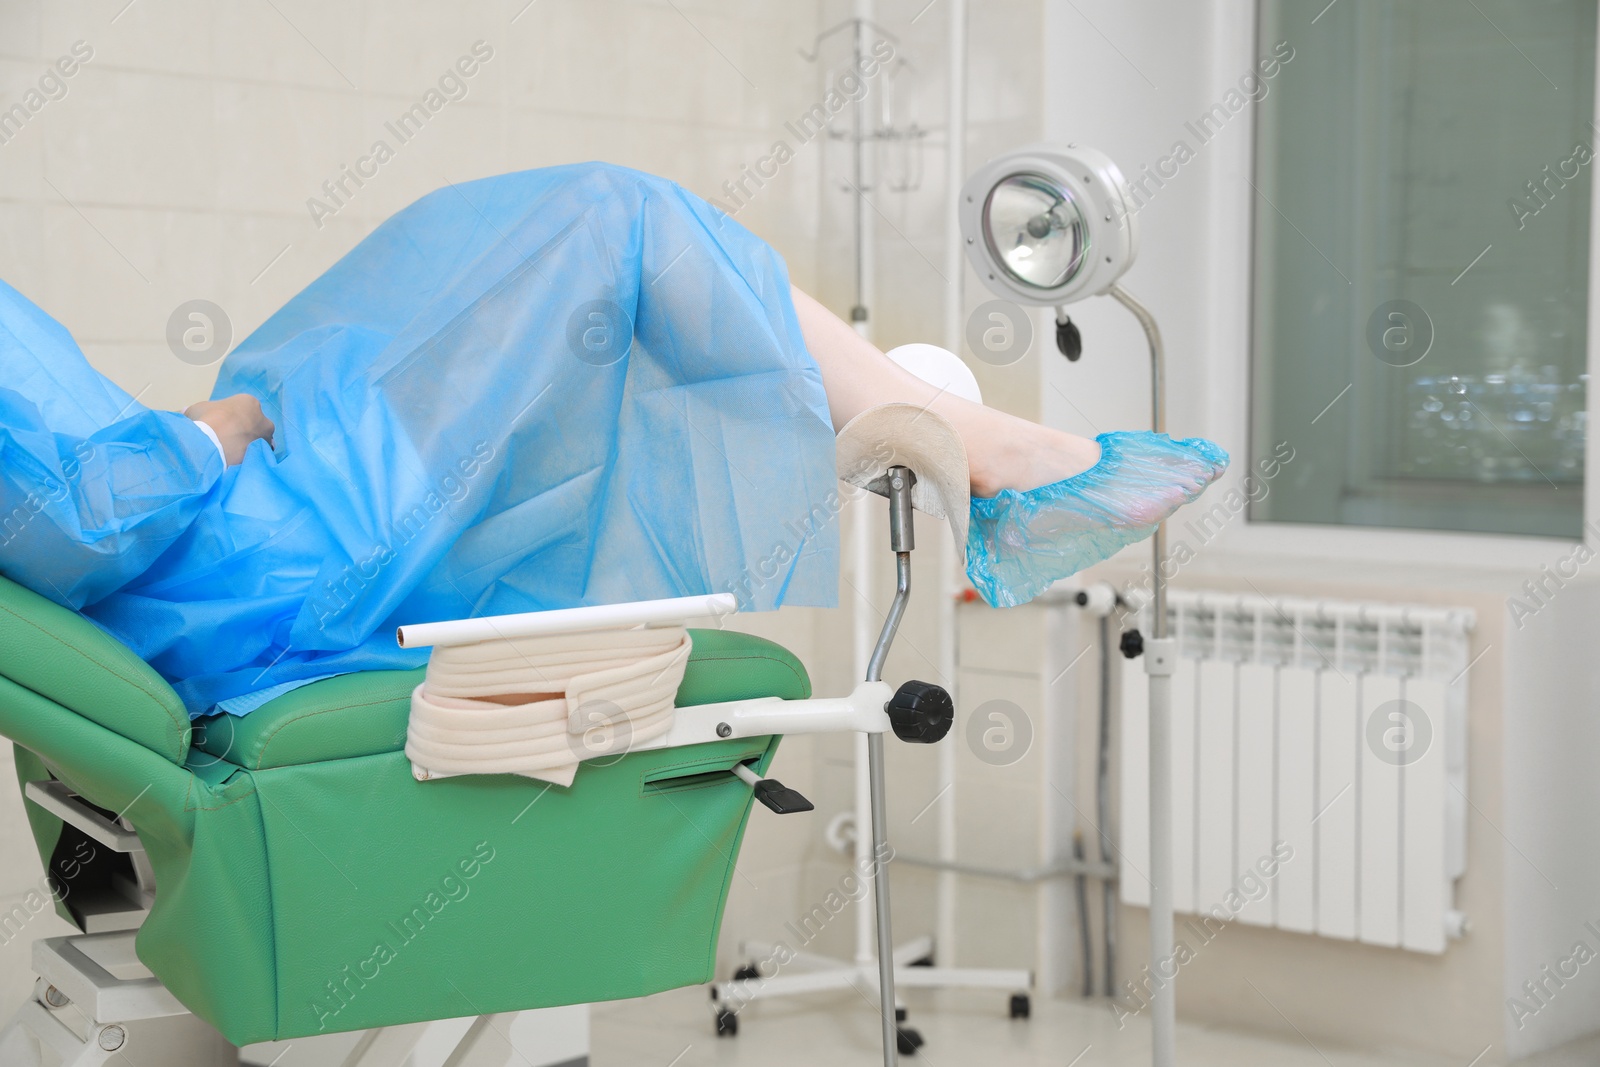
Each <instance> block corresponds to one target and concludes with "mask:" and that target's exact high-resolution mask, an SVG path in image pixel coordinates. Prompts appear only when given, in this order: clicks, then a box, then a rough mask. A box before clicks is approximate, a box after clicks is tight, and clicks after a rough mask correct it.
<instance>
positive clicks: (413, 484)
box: [0, 164, 838, 714]
mask: <svg viewBox="0 0 1600 1067" xmlns="http://www.w3.org/2000/svg"><path fill="white" fill-rule="evenodd" d="M0 296H3V297H4V302H3V304H0V325H3V326H4V328H5V329H6V330H9V333H4V332H0V346H3V347H0V367H3V368H4V377H3V378H0V448H3V449H4V468H3V470H4V477H3V478H0V508H3V509H4V512H5V513H8V514H14V513H15V509H17V508H18V507H19V506H21V507H23V509H24V511H29V514H30V521H28V522H26V523H23V524H22V526H21V533H20V534H19V535H18V536H17V537H16V538H15V539H13V540H10V541H5V542H4V543H0V572H3V573H5V574H6V575H7V576H8V577H11V578H12V579H14V580H16V581H18V582H21V583H22V584H24V585H27V586H28V587H30V588H32V589H34V590H36V591H37V592H40V593H42V594H44V595H45V596H49V597H51V598H53V599H55V600H57V601H59V602H61V603H64V604H67V605H69V606H72V607H75V608H80V609H81V610H82V611H83V612H84V614H85V615H87V616H88V617H89V618H91V619H93V620H94V621H95V622H97V623H99V624H100V625H101V626H102V627H104V628H105V629H107V630H108V631H110V632H111V633H112V634H113V635H115V636H116V637H117V638H119V639H120V640H122V641H124V642H126V643H127V644H128V645H129V646H131V647H132V648H133V649H134V651H135V652H137V653H138V654H139V655H140V656H142V657H143V658H145V659H146V660H148V661H149V662H150V663H151V664H152V665H154V666H155V667H156V669H157V670H159V671H160V672H161V673H162V674H163V675H164V676H165V677H166V678H168V679H169V680H171V681H172V682H173V684H174V686H175V687H176V689H177V690H178V692H179V694H180V695H181V696H182V697H183V699H184V701H185V703H186V704H187V705H188V707H189V708H190V711H191V712H192V713H195V714H199V713H202V712H204V711H206V710H207V709H209V708H210V707H211V706H212V705H213V704H215V703H216V702H218V701H221V700H224V699H227V698H231V697H236V696H238V695H240V694H247V693H253V692H257V691H260V690H263V689H267V688H270V687H274V686H278V685H281V684H283V683H292V682H295V681H298V680H304V679H308V678H314V677H320V676H323V675H327V674H331V673H338V672H346V671H358V670H371V669H381V668H403V667H413V666H417V665H419V664H421V663H422V662H424V661H425V659H426V651H425V650H421V651H406V650H402V649H399V648H398V647H396V644H395V640H394V628H395V626H396V625H398V624H401V623H410V622H421V621H430V620H439V619H450V618H463V617H467V616H473V615H490V614H501V613H508V612H519V611H532V610H539V609H544V608H556V607H571V606H576V605H583V604H604V603H616V602H621V601H627V600H639V599H650V598H656V597H669V596H685V595H690V594H697V593H708V592H718V591H733V592H735V593H737V594H738V595H739V598H740V602H741V607H743V608H747V609H770V608H774V607H776V606H777V605H778V604H780V603H789V604H805V605H818V606H827V605H831V604H833V603H834V602H835V599H836V596H837V576H838V535H837V527H836V524H835V523H834V521H833V520H834V518H835V517H836V514H837V510H838V496H837V487H836V482H835V476H834V470H833V434H832V429H831V424H830V421H829V417H828V411H827V401H826V397H825V396H824V394H823V390H822V381H821V375H820V372H819V371H818V370H817V367H816V364H815V363H814V361H813V360H812V359H811V357H810V356H809V354H808V353H807V352H806V349H805V346H804V343H803V341H802V339H801V336H800V331H799V325H798V322H797V321H796V319H795V315H794V309H793V304H792V302H791V300H790V297H789V282H788V277H787V274H786V271H785V268H784V265H783V262H782V260H781V259H780V258H779V257H778V256H777V254H776V253H774V252H773V251H772V250H771V249H770V248H769V247H768V246H767V245H765V244H764V243H763V242H761V241H760V240H758V239H757V238H755V237H754V236H753V235H751V234H750V233H749V232H748V231H746V230H745V229H743V228H742V227H741V226H739V225H738V224H737V223H736V222H734V221H733V220H732V219H730V218H729V217H727V216H726V215H724V214H722V213H721V212H718V211H716V210H715V209H713V208H711V207H710V206H708V205H707V204H705V203H704V202H703V201H701V200H699V199H697V198H696V197H694V196H692V195H691V194H689V193H687V192H685V191H684V190H682V189H681V188H679V187H678V186H676V185H675V184H673V183H671V182H668V181H665V180H662V179H658V178H654V177H651V176H649V175H645V174H641V173H638V172H635V171H630V170H625V169H622V168H618V167H612V166H606V165H600V164H585V165H581V166H569V167H557V168H551V169H548V170H538V171H528V172H523V173H518V174H510V175H505V176H502V177H497V178H488V179H483V180H480V181H474V182H469V183H464V184H461V185H454V186H449V187H446V188H444V189H441V190H439V191H437V192H435V193H432V194H430V195H428V196H426V197H424V198H423V199H421V200H419V201H417V202H416V203H415V204H413V205H411V206H410V207H408V208H406V209H405V210H403V211H401V212H400V213H399V214H397V215H395V216H394V217H393V218H391V219H389V220H388V221H387V222H385V223H384V224H383V225H381V226H380V227H379V228H378V229H377V230H376V231H374V232H373V233H372V234H371V235H370V236H369V237H367V238H366V239H365V240H364V241H362V242H361V243H360V244H359V245H358V246H357V247H356V248H355V249H354V250H353V251H351V252H350V253H349V254H348V255H347V256H345V257H344V258H343V259H342V260H340V261H339V262H338V263H337V264H335V265H334V266H333V268H331V269H330V270H329V271H328V272H327V273H326V274H324V275H323V276H322V277H321V278H319V279H317V280H316V281H315V282H313V283H312V284H311V285H310V286H308V287H307V288H306V289H305V290H304V291H303V292H301V293H300V294H299V295H298V296H296V297H295V298H294V299H293V300H291V301H290V302H289V303H288V304H287V305H285V306H284V307H283V308H282V310H280V311H279V312H278V313H277V314H275V315H273V316H272V317H271V318H270V319H268V320H267V322H266V323H264V324H263V325H262V326H261V327H260V328H259V329H258V330H256V331H255V332H254V333H253V334H251V335H250V337H248V338H247V339H246V340H245V341H244V342H242V343H241V344H240V345H239V346H238V348H237V349H236V350H235V351H234V352H232V353H231V354H230V355H229V356H228V357H227V359H226V360H225V361H224V363H223V365H222V367H221V373H220V375H219V377H218V380H217V385H216V389H215V390H214V393H213V395H214V396H216V397H223V396H228V395H231V394H234V393H241V392H243V393H250V394H252V395H254V396H256V397H257V398H259V399H260V400H261V402H262V406H263V408H264V409H265V410H266V412H267V414H268V416H269V417H271V418H272V419H273V420H274V422H275V423H276V426H277V430H276V434H275V436H274V439H273V447H269V445H268V444H267V443H266V442H263V441H258V442H256V443H254V444H252V445H251V446H250V449H249V452H248V455H247V456H246V458H245V460H244V462H243V463H242V464H241V465H238V466H234V467H230V468H227V469H226V470H224V469H223V466H222V463H221V462H220V459H219V458H218V456H217V453H216V449H215V448H214V446H213V445H212V444H211V442H210V441H209V440H208V439H207V438H206V437H205V436H204V435H203V434H202V433H201V432H200V431H199V430H198V429H196V428H195V427H194V426H193V425H192V424H189V423H188V420H186V419H184V418H183V417H182V416H180V415H175V414H171V413H166V412H157V411H149V410H146V409H144V408H142V407H140V406H139V405H138V404H137V403H136V402H135V401H134V400H133V399H132V398H131V397H128V396H127V395H126V394H124V393H123V392H122V391H121V390H119V389H117V388H116V387H115V386H113V385H111V384H110V383H109V382H107V381H106V380H105V379H104V378H102V377H101V376H99V375H98V374H96V373H95V372H94V371H93V370H92V369H90V368H89V367H88V365H87V363H86V362H84V360H83V358H82V356H81V354H80V353H79V352H78V350H77V348H76V346H75V345H74V344H73V343H72V341H71V339H70V337H68V336H67V334H66V332H65V331H64V330H62V329H61V328H60V327H59V326H58V325H57V324H55V323H54V322H53V321H51V320H50V319H49V318H48V316H45V315H44V314H43V313H42V312H40V311H38V310H37V309H36V308H34V307H33V306H32V305H30V304H28V303H27V302H26V301H25V300H23V299H22V298H21V297H20V296H18V295H17V294H16V293H15V292H14V291H13V290H10V289H9V288H8V289H5V291H4V293H3V294H0ZM74 463H76V465H77V467H76V468H74V467H73V466H72V464H74ZM52 485H54V486H55V488H54V489H51V488H50V487H51V486H52ZM35 504H37V505H38V507H37V509H36V511H30V509H32V508H33V507H34V505H35ZM8 532H9V531H8Z"/></svg>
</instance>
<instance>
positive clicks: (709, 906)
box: [0, 468, 952, 1067]
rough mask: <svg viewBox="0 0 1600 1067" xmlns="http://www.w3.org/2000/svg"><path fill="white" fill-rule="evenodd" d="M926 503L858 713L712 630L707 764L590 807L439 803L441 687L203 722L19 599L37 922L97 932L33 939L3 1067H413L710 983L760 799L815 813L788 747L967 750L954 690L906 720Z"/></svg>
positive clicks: (11, 635) (333, 684)
mask: <svg viewBox="0 0 1600 1067" xmlns="http://www.w3.org/2000/svg"><path fill="white" fill-rule="evenodd" d="M897 470H903V468H897ZM911 480H912V478H911V476H910V475H909V472H906V476H905V478H904V479H903V481H904V483H905V489H904V492H900V491H899V490H898V489H897V491H896V493H895V495H894V501H893V502H894V503H896V504H897V505H898V506H899V511H898V512H896V511H895V509H894V508H891V514H892V515H895V514H899V515H900V516H901V517H900V518H898V519H896V520H895V522H894V528H895V536H896V537H897V538H898V540H897V541H896V543H895V546H894V547H895V549H896V551H897V553H898V554H899V557H900V562H901V566H900V568H899V570H900V575H901V580H900V589H899V592H898V594H897V597H896V601H895V607H894V608H893V609H892V610H891V612H890V617H889V619H888V620H887V621H886V623H885V627H884V633H883V635H882V637H880V640H879V653H878V654H876V655H875V656H874V659H873V664H874V668H873V672H872V674H871V676H870V677H869V679H868V680H867V681H866V682H864V683H862V684H860V685H858V686H857V688H856V690H855V692H854V693H852V694H851V695H850V696H849V697H844V698H838V699H834V700H812V699H809V698H810V697H811V685H810V681H809V679H808V677H807V674H806V670H805V668H804V667H803V666H802V665H801V663H800V662H799V660H797V659H796V658H795V657H794V656H793V655H792V654H790V653H789V652H788V651H786V650H784V649H783V648H781V647H779V646H778V645H776V644H774V643H772V642H770V641H767V640H764V639H761V638H758V637H752V636H748V635H745V634H739V633H733V632H729V631H723V630H694V631H691V633H692V636H693V654H692V656H691V658H690V660H689V662H688V667H687V670H686V673H685V675H684V679H683V684H682V686H681V687H680V689H679V690H678V694H677V704H678V706H679V709H680V710H679V712H678V720H679V723H680V725H681V726H682V727H683V730H685V731H688V733H683V732H682V731H677V732H678V733H679V735H680V740H681V737H691V736H692V737H699V736H704V737H706V738H709V739H710V740H708V741H706V742H704V743H689V744H677V747H662V748H655V749H653V750H649V751H631V752H628V753H627V754H625V755H621V756H614V757H609V758H601V759H595V760H590V761H587V762H585V763H584V764H583V766H582V768H581V769H580V770H579V773H578V776H577V780H576V781H575V782H574V784H573V785H572V786H571V787H570V788H555V787H550V786H548V785H546V784H545V783H542V782H539V781H534V780H530V779H526V778H520V777H515V776H509V775H495V776H489V775H476V776H463V777H456V778H447V779H443V780H437V781H427V782H418V781H417V780H416V779H415V778H414V777H413V775H412V768H411V764H410V761H409V760H408V759H407V757H406V755H405V752H404V751H403V749H404V745H405V738H406V724H407V717H408V714H409V711H410V696H411V692H412V690H413V689H414V688H415V687H416V686H417V685H418V684H419V683H420V682H421V680H422V677H423V673H424V672H423V670H422V669H418V670H414V671H373V672H367V673H361V674H352V675H345V676H341V677H337V678H331V679H328V680H325V681H321V682H316V683H313V684H311V685H307V686H304V687H302V688H300V689H297V690H294V691H293V692H290V693H287V694H285V695H283V696H280V697H278V698H277V699H275V700H273V701H271V702H270V703H268V704H266V705H264V706H262V707H261V708H259V709H258V710H256V711H255V712H253V713H251V714H250V715H249V716H247V717H245V718H233V717H229V716H217V717H213V718H210V719H205V720H199V721H197V722H196V723H194V724H193V726H191V723H190V720H189V718H188V716H187V714H186V713H185V711H184V708H183V705H182V704H181V702H180V701H179V699H178V697H177V694H176V693H174V692H173V690H172V688H171V687H170V686H169V685H168V684H167V683H166V682H165V681H164V680H163V679H162V678H161V677H160V676H159V675H158V674H157V673H156V672H155V671H154V670H153V669H151V667H150V666H148V665H147V664H146V663H144V662H143V661H141V660H140V659H139V658H137V657H136V656H135V655H133V653H131V652H130V651H129V650H128V649H127V648H126V647H125V646H123V645H122V644H120V643H119V642H117V641H116V640H114V639H113V638H111V637H110V636H108V635H107V634H106V633H104V632H103V631H101V630H100V629H99V628H97V627H96V626H94V625H93V624H91V623H90V622H88V621H87V620H86V619H84V618H82V617H81V616H79V615H77V614H76V613H74V612H72V611H69V610H67V609H65V608H63V607H60V606H59V605H56V604H54V603H52V602H50V601H48V600H46V599H44V598H43V597H40V596H37V595H35V594H34V593H32V592H29V591H27V590H25V589H23V588H22V587H20V586H18V585H16V584H14V583H12V582H10V581H7V580H4V579H0V733H3V734H4V735H5V736H7V737H9V738H10V739H11V740H12V741H13V742H14V743H15V746H16V749H15V753H16V765H17V772H18V778H19V780H20V781H21V782H22V783H23V789H24V796H25V803H26V809H27V815H28V819H29V822H30V825H31V829H32V833H33V837H34V839H35V841H36V842H37V845H38V849H39V854H40V856H41V857H42V859H43V860H44V862H45V865H46V868H47V870H48V871H49V874H50V877H51V879H52V885H53V887H54V893H53V894H52V892H50V891H49V890H48V889H45V888H44V887H42V889H41V892H39V893H35V894H30V897H29V900H28V901H27V902H25V904H24V905H23V907H24V910H27V909H32V910H33V911H35V912H37V911H39V910H44V909H47V908H50V907H52V906H53V907H54V908H55V910H56V911H57V912H58V913H59V914H60V915H61V916H62V917H63V918H65V919H67V920H68V921H70V922H72V923H73V924H75V925H76V926H77V927H78V928H79V929H80V930H82V931H84V934H83V935H80V936H77V937H70V938H52V939H46V940H40V941H36V942H35V943H34V945H33V962H34V968H35V971H36V973H37V974H38V981H37V983H36V987H35V991H34V994H33V996H32V998H31V999H30V1000H29V1001H27V1002H26V1003H25V1004H24V1005H23V1008H22V1010H21V1011H20V1012H19V1013H18V1015H17V1017H16V1018H15V1020H14V1021H13V1023H12V1025H11V1027H10V1028H8V1029H7V1030H5V1031H3V1032H0V1063H4V1064H5V1065H6V1067H31V1065H43V1067H55V1065H56V1064H63V1065H72V1067H84V1065H88V1064H111V1063H119V1064H120V1063H123V1062H126V1063H129V1064H133V1065H136V1067H156V1065H159V1064H165V1063H184V1064H193V1065H194V1067H211V1065H213V1064H224V1063H237V1062H238V1059H237V1056H238V1053H237V1048H238V1047H239V1046H243V1045H246V1044H252V1043H256V1042H265V1041H282V1040H287V1039H298V1038H304V1037H308V1036H311V1035H317V1034H322V1033H332V1032H341V1031H357V1030H360V1031H377V1032H378V1034H377V1036H376V1037H373V1036H370V1035H369V1038H368V1039H367V1045H363V1046H360V1047H358V1050H357V1051H358V1052H359V1051H360V1048H365V1047H367V1046H368V1045H370V1046H371V1049H370V1050H369V1051H371V1053H372V1055H371V1058H369V1059H359V1058H356V1054H354V1053H353V1054H352V1058H351V1059H349V1060H347V1061H346V1062H347V1063H362V1064H367V1063H375V1064H381V1063H399V1062H402V1061H403V1060H404V1059H405V1052H406V1049H405V1048H403V1047H402V1046H403V1045H404V1041H402V1040H399V1039H396V1040H394V1041H390V1043H389V1045H388V1046H385V1045H384V1044H383V1042H384V1040H385V1039H384V1038H383V1036H382V1035H383V1034H386V1033H388V1034H393V1033H395V1032H397V1028H399V1029H400V1030H404V1028H406V1027H408V1026H410V1027H412V1028H413V1029H414V1028H415V1026H416V1024H419V1023H423V1022H426V1021H428V1020H438V1019H449V1018H459V1017H462V1016H477V1017H480V1019H479V1022H480V1023H482V1022H483V1021H484V1020H489V1021H490V1022H491V1023H492V1022H494V1021H495V1020H496V1017H504V1018H506V1019H509V1016H508V1015H506V1014H505V1013H514V1012H518V1011H523V1010H527V1009H533V1008H544V1007H551V1006H556V1005H569V1004H582V1003H590V1002H596V1001H607V1000H616V999H621V998H630V997H638V996H643V995H645V994H650V993H655V992H659V991H661V990H666V989H671V988H674V987H678V986H685V985H691V984H696V983H703V982H707V981H709V980H710V979H711V978H712V977H713V975H712V970H713V965H714V961H715V957H716V947H717V935H718V929H719V926H720V924H721V920H722V912H723V905H724V902H725V900H726V898H727V894H728V887H729V882H730V880H731V878H732V875H733V870H734V861H735V858H736V857H737V856H738V854H739V846H740V842H741V840H742V838H743V836H744V832H745V825H746V822H747V820H748V819H749V817H750V812H751V808H752V804H753V800H754V799H755V798H756V797H761V798H762V799H763V800H764V802H766V803H767V804H768V806H769V807H772V808H774V810H779V811H782V810H785V807H784V805H785V804H787V805H788V807H789V808H793V807H795V806H796V805H795V801H798V802H799V804H800V805H804V806H807V807H808V806H809V805H805V802H804V798H800V797H798V795H797V794H794V793H793V791H790V790H784V789H782V787H781V786H778V784H777V783H775V782H771V781H770V780H762V779H761V776H762V775H763V774H764V773H765V771H766V768H767V766H768V764H769V763H770V761H771V760H772V758H773V754H774V752H775V751H776V748H777V744H778V736H777V735H778V734H779V733H785V732H787V733H793V732H801V731H806V730H808V729H809V730H814V731H816V732H822V731H824V730H841V729H843V730H858V731H860V732H864V733H866V734H867V735H868V739H869V742H870V743H872V745H873V748H874V752H875V771H879V772H881V766H882V738H883V734H884V733H885V732H887V731H888V730H890V729H893V730H894V732H895V733H896V734H898V735H899V736H901V737H902V738H903V739H905V740H914V741H935V740H938V739H939V738H941V737H943V736H944V734H945V732H947V731H948V728H949V725H950V720H951V717H952V716H951V708H950V705H949V698H948V696H947V695H945V694H944V693H943V691H942V690H939V689H937V687H933V686H928V685H925V684H924V683H907V685H906V686H905V687H903V688H902V690H901V692H900V693H899V694H896V693H894V692H893V691H892V690H890V689H889V687H888V686H886V685H885V684H884V683H883V682H881V681H880V680H879V679H878V677H877V671H878V670H879V669H880V668H881V665H882V662H883V653H885V652H886V651H887V648H888V644H889V642H890V641H892V638H893V633H894V628H895V626H896V625H897V624H898V621H899V619H900V617H901V614H902V613H903V611H904V607H905V601H906V598H907V596H908V594H909V580H910V579H909V573H910V571H909V562H908V561H909V548H910V529H909V521H910V509H909V499H908V495H907V494H909V484H910V482H911ZM902 524H903V525H904V529H903V530H902V529H901V527H902ZM902 542H903V543H904V548H903V549H902V547H901V546H902ZM941 701H942V702H941ZM675 730H676V728H675ZM695 731H699V732H698V733H697V732H695ZM761 731H765V732H761ZM875 783H876V788H875V790H874V793H875V797H874V799H875V800H876V801H878V804H877V805H876V809H877V810H875V813H874V814H875V816H876V817H875V818H874V820H873V822H874V826H873V830H874V841H875V842H878V841H881V840H882V837H881V835H882V826H881V815H882V810H881V809H882V805H881V799H882V797H881V794H882V778H881V773H880V774H875ZM764 786H765V787H768V788H767V789H766V791H765V793H764V792H763V787H764ZM763 817H769V816H767V815H765V813H763ZM875 881H876V882H877V883H878V885H879V888H880V892H881V893H882V894H883V896H882V897H881V898H880V901H879V908H880V910H879V915H880V920H881V921H880V926H881V927H882V929H881V930H880V939H881V940H882V939H886V938H887V935H888V929H887V927H888V923H887V904H888V901H887V887H886V885H885V882H886V879H884V878H877V879H875ZM52 896H55V897H56V898H57V899H54V900H52ZM4 918H5V917H4V916H0V923H3V921H4ZM134 930H137V935H136V937H135V936H134V935H133V934H132V931H134ZM885 943H887V942H885ZM135 952H136V955H137V959H136V960H135V959H134V958H133V957H134V953H135ZM141 965H142V966H141ZM146 969H147V970H146ZM151 975H153V976H154V977H151ZM886 981H888V982H890V983H891V987H890V988H888V989H886V990H885V994H884V995H885V998H886V999H885V1004H884V1008H885V1010H884V1012H883V1014H884V1016H885V1020H886V1021H885V1033H886V1035H892V1034H893V1030H892V1026H893V1012H892V1010H891V1009H892V1006H893V1004H894V998H893V992H892V971H891V972H889V974H888V975H887V977H886ZM381 1028H389V1029H388V1030H383V1029H381ZM496 1028H497V1029H500V1030H502V1031H503V1029H504V1028H503V1026H498V1024H497V1027H496ZM487 1029H488V1028H487V1027H484V1026H478V1025H475V1026H474V1029H473V1030H472V1031H469V1039H470V1038H471V1037H472V1035H473V1034H474V1033H482V1034H485V1035H486V1031H487ZM402 1036H403V1035H402ZM486 1036H492V1035H486ZM890 1041H891V1046H892V1038H890ZM384 1047H388V1048H389V1052H387V1053H383V1052H382V1051H381V1050H382V1049H383V1048H384ZM463 1047H465V1046H463ZM175 1050H182V1051H181V1053H180V1052H178V1051H175ZM119 1054H125V1056H126V1059H125V1060H123V1059H118V1058H117V1057H118V1055H119ZM384 1055H387V1056H390V1057H392V1058H389V1059H384V1058H381V1057H382V1056H384ZM458 1055H460V1052H459V1050H458ZM886 1056H887V1057H889V1058H890V1059H892V1057H893V1049H892V1047H891V1048H890V1049H888V1050H886ZM450 1062H451V1063H457V1062H463V1063H465V1062H467V1060H466V1059H465V1058H462V1059H459V1060H458V1059H456V1058H452V1059H451V1061H450Z"/></svg>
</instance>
